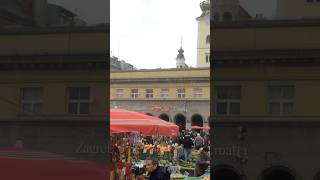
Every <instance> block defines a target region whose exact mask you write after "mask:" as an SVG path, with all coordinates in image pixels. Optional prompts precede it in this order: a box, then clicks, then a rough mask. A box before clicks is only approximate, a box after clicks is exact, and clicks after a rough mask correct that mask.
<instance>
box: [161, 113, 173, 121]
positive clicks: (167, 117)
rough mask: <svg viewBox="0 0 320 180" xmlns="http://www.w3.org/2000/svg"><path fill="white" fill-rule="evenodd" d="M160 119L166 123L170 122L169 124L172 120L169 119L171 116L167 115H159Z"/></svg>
mask: <svg viewBox="0 0 320 180" xmlns="http://www.w3.org/2000/svg"><path fill="white" fill-rule="evenodd" d="M159 118H160V119H163V120H165V121H168V122H169V120H170V118H169V116H168V115H167V114H160V115H159Z"/></svg>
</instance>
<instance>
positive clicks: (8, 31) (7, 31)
mask: <svg viewBox="0 0 320 180" xmlns="http://www.w3.org/2000/svg"><path fill="white" fill-rule="evenodd" d="M93 32H110V26H109V24H108V25H104V26H74V27H69V26H68V27H23V28H1V29H0V35H16V34H53V33H93Z"/></svg>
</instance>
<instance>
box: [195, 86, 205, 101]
mask: <svg viewBox="0 0 320 180" xmlns="http://www.w3.org/2000/svg"><path fill="white" fill-rule="evenodd" d="M202 95H203V92H202V88H194V89H193V97H194V98H195V99H201V98H202Z"/></svg>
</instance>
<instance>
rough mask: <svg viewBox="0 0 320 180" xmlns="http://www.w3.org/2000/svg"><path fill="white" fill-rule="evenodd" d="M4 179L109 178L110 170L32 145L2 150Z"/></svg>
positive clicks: (0, 164)
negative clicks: (32, 147)
mask: <svg viewBox="0 0 320 180" xmlns="http://www.w3.org/2000/svg"><path fill="white" fill-rule="evenodd" d="M0 169H1V179H10V180H22V179H32V180H43V179H46V180H57V179H59V180H70V179H76V180H88V179H92V180H93V179H94V180H100V179H101V180H105V179H107V175H108V173H107V169H106V167H103V166H102V165H99V164H97V163H93V162H89V161H84V160H77V159H71V158H69V159H66V158H65V157H62V156H59V155H55V154H52V153H47V152H40V151H34V150H31V149H28V148H16V147H14V148H6V149H0Z"/></svg>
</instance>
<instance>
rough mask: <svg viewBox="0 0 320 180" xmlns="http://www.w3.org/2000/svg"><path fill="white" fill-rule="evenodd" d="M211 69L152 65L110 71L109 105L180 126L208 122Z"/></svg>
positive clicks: (184, 126)
mask: <svg viewBox="0 0 320 180" xmlns="http://www.w3.org/2000/svg"><path fill="white" fill-rule="evenodd" d="M209 75H210V69H209V68H193V69H192V68H191V69H154V70H137V71H119V72H111V74H110V82H111V84H110V100H111V102H110V106H111V107H118V108H124V109H129V110H133V111H138V112H142V113H145V114H150V115H153V116H158V117H160V118H162V119H165V120H167V121H170V122H174V123H176V124H178V125H180V126H181V128H182V129H185V128H187V127H188V126H190V125H200V126H203V125H208V117H209V115H210V113H209V102H210V87H209V79H210V76H209Z"/></svg>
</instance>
